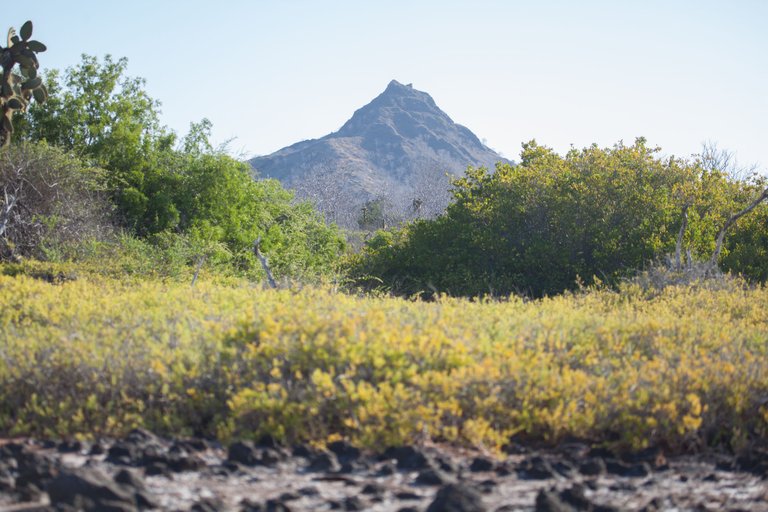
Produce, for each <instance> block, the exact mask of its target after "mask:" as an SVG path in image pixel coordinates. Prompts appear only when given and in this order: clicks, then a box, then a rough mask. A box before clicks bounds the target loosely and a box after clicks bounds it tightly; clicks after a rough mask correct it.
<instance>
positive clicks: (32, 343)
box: [0, 275, 768, 449]
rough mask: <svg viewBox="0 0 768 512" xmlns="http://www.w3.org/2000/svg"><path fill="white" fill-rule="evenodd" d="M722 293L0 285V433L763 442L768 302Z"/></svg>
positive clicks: (758, 294) (18, 280)
mask: <svg viewBox="0 0 768 512" xmlns="http://www.w3.org/2000/svg"><path fill="white" fill-rule="evenodd" d="M54 281H56V280H54ZM723 288H724V289H720V290H708V289H705V288H704V287H669V288H666V289H665V290H663V291H662V292H660V293H659V294H657V295H655V296H653V297H650V296H648V295H646V294H644V293H643V291H642V290H641V289H640V288H639V287H634V288H633V287H632V286H627V287H625V288H624V289H623V290H622V292H621V293H616V292H611V291H592V292H589V293H584V294H578V295H569V296H561V297H556V298H549V299H544V300H541V301H535V302H524V301H522V300H518V299H514V298H513V299H510V300H509V301H505V302H488V301H474V302H473V301H467V300H461V299H449V298H442V299H440V300H438V301H436V302H431V303H424V302H412V301H407V300H402V299H394V298H370V297H357V296H350V295H345V294H341V293H335V292H332V291H330V290H326V289H314V288H313V289H309V288H305V289H302V290H299V291H272V290H264V289H263V288H261V287H257V286H253V285H249V284H247V283H241V284H234V285H232V284H230V285H227V286H224V285H217V284H212V283H209V282H204V281H201V282H198V283H197V284H196V285H195V286H194V287H190V286H189V284H188V283H153V282H136V281H134V282H131V283H129V284H124V283H121V281H119V280H116V279H112V278H107V277H98V276H88V275H82V276H79V277H78V278H77V279H73V280H67V279H63V280H60V281H59V282H54V283H49V282H46V281H45V280H43V279H35V278H31V277H27V276H24V275H18V276H0V340H1V341H0V435H9V434H10V435H19V434H33V435H44V436H68V435H84V436H89V435H103V434H119V433H121V432H124V431H126V430H127V429H129V428H132V427H134V426H140V425H141V426H146V427H148V428H151V429H156V430H158V431H163V432H172V433H176V434H183V433H192V432H198V433H207V434H216V435H219V436H221V437H222V438H228V437H230V436H243V437H249V436H259V435H261V434H264V433H270V434H272V435H275V436H276V437H278V438H282V439H285V440H286V441H297V440H307V441H311V442H324V441H327V440H329V439H336V438H338V437H339V436H341V437H344V438H348V439H350V440H352V441H353V442H356V443H360V444H362V445H366V446H376V447H380V446H383V445H391V444H398V443H402V442H411V441H414V440H417V439H422V438H424V437H429V438H432V439H436V440H442V441H449V442H458V443H465V444H473V445H484V446H487V447H490V448H497V447H499V446H501V445H502V444H504V443H505V442H507V441H508V440H509V438H510V436H513V435H516V436H518V438H526V439H533V440H539V441H546V442H556V441H557V440H559V439H562V438H563V437H565V436H576V437H580V438H585V439H591V440H597V441H608V442H610V443H613V444H615V445H616V446H619V447H626V448H640V447H643V446H645V445H648V444H650V443H663V444H667V445H669V446H670V447H672V448H673V449H690V448H696V447H700V446H701V445H702V444H703V443H706V444H709V445H712V444H715V445H718V444H724V445H730V446H732V447H733V446H736V447H738V446H739V445H743V444H744V443H749V442H753V441H765V440H767V439H768V406H766V404H765V398H766V397H767V396H768V358H767V357H766V356H767V355H768V354H766V352H767V350H766V346H767V340H768V321H766V318H768V317H766V314H765V312H766V311H768V290H765V289H751V290H745V289H742V288H740V287H738V286H726V287H723Z"/></svg>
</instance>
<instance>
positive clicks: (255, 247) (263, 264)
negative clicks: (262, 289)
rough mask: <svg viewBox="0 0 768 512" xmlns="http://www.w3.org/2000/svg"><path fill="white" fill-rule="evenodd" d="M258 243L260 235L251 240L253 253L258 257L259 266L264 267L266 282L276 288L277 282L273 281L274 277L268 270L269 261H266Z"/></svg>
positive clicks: (259, 242)
mask: <svg viewBox="0 0 768 512" xmlns="http://www.w3.org/2000/svg"><path fill="white" fill-rule="evenodd" d="M260 245H261V236H259V237H258V238H257V239H256V241H255V242H253V253H254V254H255V255H256V257H257V258H259V262H260V263H261V267H262V268H263V269H264V272H265V273H266V274H267V282H268V283H269V286H270V287H272V288H277V283H275V278H274V277H272V271H271V270H269V262H268V261H267V258H266V257H265V256H264V255H263V254H262V253H261V249H260Z"/></svg>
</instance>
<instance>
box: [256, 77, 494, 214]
mask: <svg viewBox="0 0 768 512" xmlns="http://www.w3.org/2000/svg"><path fill="white" fill-rule="evenodd" d="M500 160H504V159H503V158H502V157H501V156H500V155H498V154H497V153H496V152H494V151H493V150H491V149H490V148H488V147H486V146H485V145H484V144H483V143H482V142H481V141H480V139H478V138H477V136H475V135H474V134H473V133H472V132H471V131H470V130H469V129H467V128H465V127H464V126H461V125H459V124H456V123H454V122H453V120H452V119H451V118H450V117H449V116H448V115H447V114H446V113H445V112H443V111H442V110H441V109H440V108H439V107H438V106H437V105H436V104H435V101H434V100H433V99H432V97H430V95H429V94H427V93H426V92H422V91H418V90H416V89H414V88H413V87H412V86H411V85H410V84H409V85H403V84H401V83H399V82H397V81H396V80H392V81H391V82H390V83H389V85H388V86H387V88H386V90H385V91H384V92H383V93H381V94H380V95H379V96H377V97H376V98H375V99H374V100H373V101H371V102H370V103H369V104H367V105H365V106H364V107H362V108H360V109H359V110H357V111H356V112H355V113H354V115H353V116H352V118H351V119H349V121H347V122H346V123H345V124H344V126H342V127H341V128H340V129H339V130H338V131H336V132H334V133H331V134H329V135H326V136H325V137H321V138H319V139H314V140H306V141H303V142H299V143H296V144H293V145H292V146H288V147H286V148H283V149H281V150H279V151H277V152H275V153H273V154H271V155H267V156H261V157H256V158H253V159H252V160H250V163H251V165H252V166H253V167H254V169H255V170H256V171H257V174H258V176H260V177H264V178H276V179H278V180H280V181H281V182H282V183H283V184H284V185H286V186H288V187H291V188H295V189H296V190H297V191H298V193H299V196H300V197H306V198H311V199H314V200H315V202H316V203H317V204H318V206H319V207H320V209H321V210H323V211H325V212H326V214H333V217H334V218H333V219H332V220H336V221H341V222H340V223H341V224H344V223H345V222H343V219H340V218H339V217H340V214H341V212H340V211H339V209H340V208H339V206H340V205H346V206H347V207H348V209H352V210H354V211H353V212H352V216H353V217H354V212H357V211H359V208H360V207H361V206H362V205H363V204H364V203H365V202H366V201H371V200H376V199H377V198H378V199H383V200H385V201H386V202H387V203H388V208H390V209H394V210H396V209H400V210H403V212H405V211H406V210H407V209H408V208H409V207H412V206H413V205H414V201H418V203H416V204H418V205H419V207H418V208H419V209H421V210H422V213H426V212H428V211H431V210H435V209H441V208H442V207H444V206H445V203H447V197H448V195H447V192H446V190H447V188H448V185H447V182H448V180H447V177H446V174H451V175H457V174H460V173H462V172H463V171H464V169H466V167H467V166H468V165H473V166H481V165H482V166H487V167H490V168H493V166H494V165H495V164H496V162H498V161H500ZM438 203H442V204H438ZM414 213H418V212H414ZM432 213H434V212H432ZM347 220H349V219H347Z"/></svg>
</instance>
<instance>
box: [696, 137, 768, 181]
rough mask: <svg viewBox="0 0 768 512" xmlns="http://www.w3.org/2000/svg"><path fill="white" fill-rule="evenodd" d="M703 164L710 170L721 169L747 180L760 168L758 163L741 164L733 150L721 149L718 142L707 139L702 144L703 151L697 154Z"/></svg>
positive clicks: (738, 178) (738, 179) (731, 175)
mask: <svg viewBox="0 0 768 512" xmlns="http://www.w3.org/2000/svg"><path fill="white" fill-rule="evenodd" d="M696 156H697V157H698V158H699V160H700V161H701V166H702V167H703V168H704V169H706V170H708V171H720V172H723V173H725V174H726V175H727V176H728V177H729V178H731V179H732V180H736V181H745V180H747V179H748V178H750V177H752V176H753V175H754V174H755V173H756V172H757V170H758V167H759V166H758V165H757V164H752V165H741V164H739V162H738V160H736V155H735V153H734V152H733V151H730V150H727V149H720V148H719V147H718V146H717V143H716V142H713V141H706V142H704V143H702V145H701V153H699V154H698V155H696Z"/></svg>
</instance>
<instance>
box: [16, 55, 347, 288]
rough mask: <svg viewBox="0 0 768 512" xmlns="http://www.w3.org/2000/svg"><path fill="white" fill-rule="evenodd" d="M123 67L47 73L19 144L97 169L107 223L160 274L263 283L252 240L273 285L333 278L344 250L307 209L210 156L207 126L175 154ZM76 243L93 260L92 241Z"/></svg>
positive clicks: (216, 153)
mask: <svg viewBox="0 0 768 512" xmlns="http://www.w3.org/2000/svg"><path fill="white" fill-rule="evenodd" d="M126 67H127V61H126V60H125V59H120V60H117V61H115V60H113V59H111V58H110V57H109V56H107V57H106V58H105V59H104V60H103V62H100V61H99V60H98V59H96V58H95V57H90V56H83V60H82V62H81V63H80V65H78V66H76V67H73V68H70V69H68V70H67V71H66V73H65V74H64V76H63V77H61V76H60V74H59V73H58V72H57V71H52V72H49V73H47V75H46V83H47V87H48V91H49V100H48V101H47V102H46V103H45V104H41V105H33V106H32V107H31V108H30V109H29V112H28V116H27V117H25V118H21V119H20V120H19V126H18V128H17V130H16V131H17V136H18V137H19V138H21V139H26V140H28V141H33V142H38V141H43V142H47V143H48V144H52V145H56V146H57V147H59V148H62V149H63V150H65V151H68V152H71V153H72V154H74V155H76V157H78V158H80V159H81V160H82V161H85V162H89V164H92V165H95V166H99V167H100V168H102V169H103V172H102V173H101V174H99V175H98V185H99V186H100V187H101V189H102V190H103V191H104V192H105V194H106V196H107V197H109V198H110V199H111V201H112V204H113V205H114V207H115V212H114V215H113V216H112V218H111V219H110V220H112V221H114V222H116V223H117V225H118V226H119V227H121V228H122V229H124V230H126V231H127V232H128V233H129V234H132V235H135V236H137V237H139V238H140V239H141V240H143V241H144V242H148V243H150V244H153V245H154V246H155V249H157V250H159V251H160V252H162V251H169V252H168V254H166V255H165V256H166V257H165V259H166V260H168V261H169V262H171V261H172V262H173V263H171V264H169V265H168V266H166V265H161V267H162V268H165V269H166V270H168V271H170V272H171V273H172V274H175V273H177V272H176V271H173V270H172V269H174V268H178V266H177V263H178V262H181V261H184V264H185V265H188V266H189V265H197V264H198V263H200V262H205V263H206V264H214V265H216V266H217V267H219V269H223V270H225V271H229V272H232V271H236V272H240V273H243V272H244V273H246V274H259V273H260V272H261V267H260V266H259V265H258V263H257V262H256V258H255V256H254V254H253V251H252V247H253V243H254V241H255V240H256V238H257V237H261V240H262V243H261V249H262V251H264V252H265V253H266V254H267V255H268V256H269V258H270V262H271V264H272V265H273V270H274V271H275V273H276V274H277V275H278V276H281V277H282V276H284V277H291V278H296V277H298V278H308V277H316V276H318V275H328V274H331V273H332V272H334V266H335V262H336V260H337V259H338V257H339V256H340V254H341V253H342V252H343V250H344V247H345V243H344V239H343V237H342V235H341V233H340V231H339V230H338V229H337V228H336V226H332V225H331V226H328V225H326V224H325V223H324V221H323V220H322V219H321V218H320V216H319V215H317V214H316V213H315V211H314V209H313V208H312V207H311V205H310V204H308V203H296V202H295V201H294V198H293V193H291V192H289V191H287V190H285V189H283V188H282V187H281V186H280V184H279V183H278V182H277V181H273V180H254V179H253V177H252V175H251V169H250V167H249V166H248V165H247V164H246V163H243V162H240V161H237V160H236V159H234V158H232V157H230V156H228V155H227V154H226V153H225V151H223V150H214V148H213V147H212V144H211V143H210V140H209V137H210V129H211V124H210V122H208V121H207V120H205V119H204V120H203V121H201V122H200V123H193V124H192V125H191V129H190V132H189V133H188V134H187V135H186V136H185V137H184V138H182V140H181V141H179V142H178V144H177V141H176V135H175V134H174V133H172V132H170V131H168V130H167V129H165V128H164V127H162V126H161V125H160V122H159V110H158V109H159V103H158V102H157V101H156V100H153V99H152V98H151V97H149V95H148V94H147V93H146V91H145V90H144V80H142V79H139V78H131V77H128V76H126ZM72 204H74V203H72ZM129 238H130V237H128V238H125V237H123V238H122V239H121V243H120V244H118V245H117V246H113V247H112V248H111V249H116V248H121V247H122V248H126V249H129V248H131V247H134V248H135V247H137V246H141V245H143V244H142V243H138V245H137V244H136V243H133V242H131V243H129V244H127V245H126V244H125V243H124V242H126V241H127V240H129ZM82 243H83V244H85V245H86V251H85V252H86V253H87V252H89V251H90V252H91V253H92V252H93V250H92V249H93V248H94V246H93V245H89V244H90V241H89V240H87V239H82ZM89 247H90V248H89ZM105 249H106V248H105V247H103V246H102V247H100V249H99V250H100V251H104V250H105ZM155 249H150V250H144V251H142V254H145V255H147V256H148V258H146V259H144V258H140V261H155V260H157V259H158V255H159V254H156V253H157V250H155ZM80 252H83V251H80ZM112 252H114V251H112ZM70 253H71V252H70ZM114 258H115V259H118V260H122V261H124V260H125V258H122V257H120V256H119V255H116V254H115V255H114ZM225 267H228V268H225Z"/></svg>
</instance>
